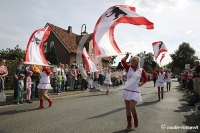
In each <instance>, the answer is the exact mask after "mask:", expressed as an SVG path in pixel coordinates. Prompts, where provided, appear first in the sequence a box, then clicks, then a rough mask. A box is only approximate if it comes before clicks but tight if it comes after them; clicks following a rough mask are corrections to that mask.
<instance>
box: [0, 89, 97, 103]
mask: <svg viewBox="0 0 200 133" xmlns="http://www.w3.org/2000/svg"><path fill="white" fill-rule="evenodd" d="M94 91H99V89H92V90H85V91H82V90H80V89H77V90H75V91H67V92H62V93H61V94H60V95H58V94H56V93H53V89H51V90H48V92H49V93H48V94H49V95H48V96H49V97H50V98H51V99H57V98H62V97H66V96H71V95H76V94H85V93H89V92H94ZM5 92H6V102H0V106H5V105H11V104H15V103H16V100H13V95H14V90H5ZM25 95H26V93H24V98H25ZM24 100H26V99H24ZM37 100H39V98H33V99H31V101H37Z"/></svg>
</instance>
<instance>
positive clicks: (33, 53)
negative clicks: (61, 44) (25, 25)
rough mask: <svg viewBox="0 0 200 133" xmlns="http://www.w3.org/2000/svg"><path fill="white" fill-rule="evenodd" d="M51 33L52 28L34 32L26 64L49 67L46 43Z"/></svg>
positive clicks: (28, 47) (27, 48) (29, 44)
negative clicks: (45, 48) (45, 52)
mask: <svg viewBox="0 0 200 133" xmlns="http://www.w3.org/2000/svg"><path fill="white" fill-rule="evenodd" d="M50 32H51V29H50V27H45V28H41V29H38V30H36V31H34V32H33V34H32V35H31V37H30V39H29V41H28V44H27V47H26V56H25V62H24V63H25V64H35V65H43V66H48V62H47V60H46V57H45V54H44V41H45V40H46V39H47V38H48V36H49V34H50Z"/></svg>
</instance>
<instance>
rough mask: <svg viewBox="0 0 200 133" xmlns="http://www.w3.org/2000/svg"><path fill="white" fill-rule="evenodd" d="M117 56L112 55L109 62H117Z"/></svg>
mask: <svg viewBox="0 0 200 133" xmlns="http://www.w3.org/2000/svg"><path fill="white" fill-rule="evenodd" d="M116 57H117V56H111V57H110V62H109V63H110V65H112V64H115V59H116Z"/></svg>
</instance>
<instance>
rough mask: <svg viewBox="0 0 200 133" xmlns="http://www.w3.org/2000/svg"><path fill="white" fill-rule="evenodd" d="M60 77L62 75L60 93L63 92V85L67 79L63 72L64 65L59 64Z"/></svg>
mask: <svg viewBox="0 0 200 133" xmlns="http://www.w3.org/2000/svg"><path fill="white" fill-rule="evenodd" d="M61 75H62V85H61V91H62V92H65V83H66V81H67V77H66V74H65V70H64V64H61Z"/></svg>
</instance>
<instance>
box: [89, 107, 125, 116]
mask: <svg viewBox="0 0 200 133" xmlns="http://www.w3.org/2000/svg"><path fill="white" fill-rule="evenodd" d="M121 110H125V107H122V108H118V109H115V110H112V111H110V112H108V113H105V114H102V115H98V116H94V117H90V118H87V119H93V118H99V117H104V116H107V115H109V114H113V113H116V112H119V111H121Z"/></svg>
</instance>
